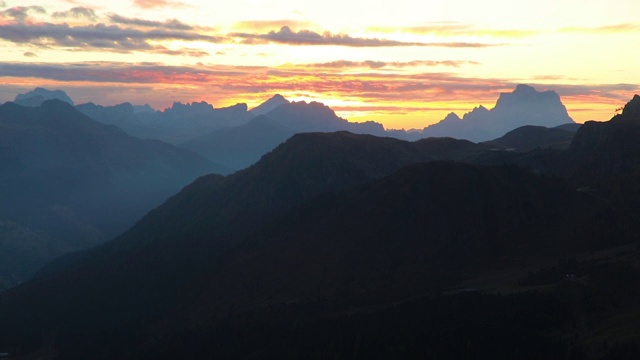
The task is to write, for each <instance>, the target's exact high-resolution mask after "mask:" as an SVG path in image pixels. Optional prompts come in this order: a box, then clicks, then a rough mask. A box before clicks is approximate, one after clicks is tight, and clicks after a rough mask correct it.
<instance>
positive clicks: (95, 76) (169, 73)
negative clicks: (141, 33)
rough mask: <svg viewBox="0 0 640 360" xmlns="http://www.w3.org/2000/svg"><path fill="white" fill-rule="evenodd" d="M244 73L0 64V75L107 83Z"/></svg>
mask: <svg viewBox="0 0 640 360" xmlns="http://www.w3.org/2000/svg"><path fill="white" fill-rule="evenodd" d="M243 75H246V72H245V71H242V70H241V69H237V68H225V69H208V68H202V67H188V66H166V65H160V64H155V63H140V64H134V65H131V64H127V63H111V62H89V63H75V64H48V63H0V76H8V77H23V78H40V79H49V80H58V81H87V82H97V83H101V82H108V83H113V82H115V83H131V84H134V83H138V84H156V83H176V84H186V83H207V82H211V81H213V80H215V79H216V78H219V77H222V78H230V77H239V76H243Z"/></svg>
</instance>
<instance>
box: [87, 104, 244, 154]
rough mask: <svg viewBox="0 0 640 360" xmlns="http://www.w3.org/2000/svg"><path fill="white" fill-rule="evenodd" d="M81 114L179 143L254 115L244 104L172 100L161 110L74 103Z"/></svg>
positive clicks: (144, 135) (141, 134) (133, 132)
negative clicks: (227, 104) (172, 101)
mask: <svg viewBox="0 0 640 360" xmlns="http://www.w3.org/2000/svg"><path fill="white" fill-rule="evenodd" d="M77 108H78V110H79V111H81V112H82V113H83V114H85V115H87V116H89V117H91V118H93V119H94V120H96V121H99V122H101V123H104V124H112V125H116V126H118V127H120V128H121V129H123V130H124V131H125V132H126V133H127V134H129V135H133V136H136V137H140V138H147V139H158V140H162V141H165V142H168V143H170V144H174V145H177V144H180V143H183V142H185V141H188V140H191V139H195V138H197V137H200V136H202V135H203V134H207V133H210V132H212V131H214V130H218V129H222V128H227V127H235V126H240V125H243V124H245V123H247V122H248V121H249V120H250V119H252V118H253V115H252V114H250V113H249V112H248V111H247V105H246V104H237V105H234V106H230V107H226V108H220V109H214V108H213V106H212V105H210V104H208V103H206V102H204V101H203V102H199V103H198V102H194V103H190V104H182V103H180V102H176V103H174V104H173V105H172V106H171V107H170V108H167V109H165V110H164V111H154V110H153V109H151V108H144V111H140V109H139V108H138V109H137V110H136V107H135V106H133V105H131V104H129V103H124V104H120V105H115V106H100V105H95V104H92V103H87V104H81V105H78V106H77Z"/></svg>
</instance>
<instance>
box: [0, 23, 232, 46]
mask: <svg viewBox="0 0 640 360" xmlns="http://www.w3.org/2000/svg"><path fill="white" fill-rule="evenodd" d="M0 39H4V40H7V41H10V42H13V43H16V44H29V45H34V46H39V47H52V46H58V47H62V48H68V49H82V50H105V49H110V50H115V51H121V52H130V51H154V50H163V51H164V50H166V48H164V47H163V46H160V45H154V44H151V42H157V41H162V40H184V41H207V42H213V43H218V42H222V41H224V39H223V38H220V37H215V36H209V35H203V34H200V33H197V32H190V31H180V30H170V29H153V30H138V29H132V28H121V27H119V26H117V25H105V24H96V25H85V26H69V25H68V24H51V23H38V24H30V25H26V24H23V23H11V24H4V25H0Z"/></svg>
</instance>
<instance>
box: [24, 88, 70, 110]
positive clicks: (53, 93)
mask: <svg viewBox="0 0 640 360" xmlns="http://www.w3.org/2000/svg"><path fill="white" fill-rule="evenodd" d="M52 99H57V100H60V101H64V102H66V103H67V104H69V105H72V106H73V100H71V98H70V97H69V96H68V95H67V94H66V93H65V92H64V91H62V90H47V89H44V88H40V87H38V88H35V89H33V90H31V91H29V92H27V93H26V94H19V95H17V96H16V99H15V100H14V102H15V103H16V104H18V105H22V106H32V107H35V106H40V105H42V103H43V102H45V101H46V100H52Z"/></svg>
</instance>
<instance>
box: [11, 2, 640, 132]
mask: <svg viewBox="0 0 640 360" xmlns="http://www.w3.org/2000/svg"><path fill="white" fill-rule="evenodd" d="M639 43H640V1H638V0H607V1H603V0H537V1H528V0H525V1H513V0H485V1H471V0H458V1H456V0H448V1H416V0H394V1H379V0H366V1H364V0H362V1H361V0H339V1H338V0H323V1H318V0H296V1H289V0H277V1H275V0H267V1H262V0H232V1H224V2H217V1H192V0H110V1H97V0H55V1H54V0H48V1H47V0H40V1H30V0H19V1H18V0H6V1H0V54H2V56H1V58H0V81H1V82H2V85H1V86H0V101H1V102H5V101H11V100H13V99H14V97H15V95H16V94H18V93H21V92H26V91H28V90H31V89H33V88H34V87H36V86H42V87H46V88H49V89H62V90H64V91H66V92H67V93H68V94H69V95H70V96H71V97H72V98H73V99H74V100H75V101H76V103H83V102H88V101H93V102H95V103H98V104H101V105H114V104H117V103H122V102H125V101H129V102H132V103H134V104H144V103H148V104H150V105H152V106H153V107H155V108H157V109H162V108H165V107H168V106H170V105H171V103H173V102H174V101H182V102H191V101H202V100H205V101H207V102H209V103H211V104H213V105H214V106H215V107H222V106H228V105H233V104H235V103H239V102H244V103H247V104H248V105H249V107H253V106H256V105H258V104H259V103H261V102H263V101H264V100H266V99H268V98H269V97H271V96H272V95H273V94H276V93H280V94H282V95H284V96H285V97H287V98H288V99H289V100H306V101H312V100H315V101H320V102H323V103H325V104H327V105H329V106H331V107H332V108H333V109H334V110H336V112H337V113H338V114H339V115H340V116H342V117H344V118H347V119H349V120H351V121H365V120H375V121H378V122H381V123H383V124H384V125H385V127H387V128H422V127H424V126H426V125H428V124H431V123H434V122H437V121H438V120H441V119H442V118H444V117H445V116H446V114H447V113H449V112H451V111H454V112H456V113H458V114H459V115H463V114H464V113H466V112H468V111H470V110H471V109H473V108H474V107H475V106H478V105H484V106H486V107H488V108H491V107H493V105H494V104H495V101H496V99H497V97H498V95H499V93H500V92H510V91H512V90H513V89H514V88H515V85H516V84H519V83H526V84H530V85H532V86H534V87H535V88H536V89H538V90H555V91H556V92H558V93H559V94H560V96H561V97H562V101H563V102H564V104H565V105H566V106H567V109H568V110H569V115H570V116H571V117H573V119H574V120H576V121H578V122H584V121H586V120H591V119H595V120H608V119H609V118H610V117H611V116H612V115H613V114H614V110H615V108H617V107H620V106H622V105H624V103H625V102H626V101H627V100H628V99H630V98H631V97H632V96H633V94H635V93H640V86H639V84H640V71H639V65H640V50H639V49H638V44H639Z"/></svg>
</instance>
